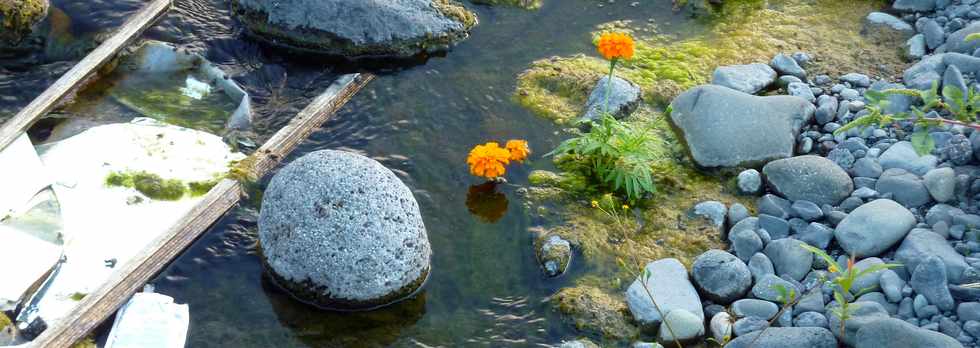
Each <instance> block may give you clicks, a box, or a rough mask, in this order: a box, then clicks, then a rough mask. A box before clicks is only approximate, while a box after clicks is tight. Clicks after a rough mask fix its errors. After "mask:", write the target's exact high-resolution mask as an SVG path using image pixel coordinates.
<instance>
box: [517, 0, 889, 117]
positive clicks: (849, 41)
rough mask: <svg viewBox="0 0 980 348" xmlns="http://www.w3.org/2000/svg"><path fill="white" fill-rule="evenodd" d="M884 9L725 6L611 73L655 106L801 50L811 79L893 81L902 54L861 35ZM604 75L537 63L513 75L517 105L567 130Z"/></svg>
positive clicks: (645, 46)
mask: <svg viewBox="0 0 980 348" xmlns="http://www.w3.org/2000/svg"><path fill="white" fill-rule="evenodd" d="M881 4H882V2H880V1H845V0H822V1H813V2H799V3H796V2H790V1H769V2H760V1H731V2H726V3H725V5H724V6H723V7H722V8H721V10H719V14H718V15H717V16H715V17H712V20H711V21H710V23H708V25H707V29H704V30H702V32H701V33H699V34H695V35H693V36H691V37H688V38H683V39H680V40H677V39H676V38H674V37H670V36H666V35H659V34H653V35H636V36H637V38H636V53H635V56H634V59H633V60H630V61H624V62H622V63H621V64H619V65H618V67H617V70H616V73H617V76H620V77H623V78H625V79H627V80H630V81H632V82H634V83H636V84H638V85H639V86H640V87H641V89H642V90H643V92H644V98H645V100H646V101H647V102H649V103H652V104H655V105H665V104H667V103H669V101H670V100H671V99H673V97H675V96H676V95H678V94H679V93H680V92H682V91H684V90H686V89H688V88H691V87H694V86H696V85H699V84H705V83H708V82H710V78H711V73H712V71H713V70H714V68H716V67H718V66H721V65H730V64H747V63H753V62H768V61H769V60H770V59H771V58H772V56H773V55H775V54H776V53H779V52H788V53H792V52H796V51H803V52H807V53H809V54H811V55H812V56H814V57H815V59H814V61H813V63H812V64H811V66H808V67H807V70H808V72H809V73H810V74H811V75H812V74H820V73H825V74H829V75H832V76H835V75H840V74H843V73H846V72H853V71H864V72H874V73H876V74H877V75H885V76H890V75H896V74H897V73H898V72H899V71H901V69H902V68H903V67H904V64H905V63H904V62H903V60H902V58H901V56H900V54H899V53H898V52H897V51H896V50H894V49H891V48H887V47H882V46H878V45H877V44H875V43H873V42H870V41H869V40H866V39H865V38H864V37H862V36H861V35H860V33H859V32H860V29H861V25H862V19H863V18H864V16H865V15H866V14H867V13H868V12H871V11H874V10H876V9H878V8H879V7H880V6H881ZM609 27H610V26H605V28H601V29H600V30H608V29H609ZM617 30H625V31H630V29H629V28H626V29H617ZM654 30H655V29H654ZM691 31H693V32H698V30H695V29H692V30H691ZM597 34H598V33H597ZM880 67H887V69H885V70H882V69H880ZM607 72H608V62H606V61H603V60H601V59H599V58H597V57H594V56H586V55H583V54H580V55H573V56H568V57H551V58H545V59H541V60H538V61H535V62H533V63H532V64H531V66H530V67H529V68H528V69H527V70H526V71H524V72H523V73H521V74H520V76H519V77H518V81H517V89H516V92H515V99H516V100H517V102H518V103H520V104H521V105H523V106H524V107H526V108H528V109H530V110H531V111H533V112H534V113H536V114H538V115H541V116H543V117H546V118H548V119H552V120H555V121H556V122H557V123H559V124H566V123H568V122H569V121H570V120H574V119H575V117H576V116H577V115H579V114H581V112H582V110H583V108H584V104H585V101H586V99H587V97H588V93H589V92H590V91H591V90H592V88H593V87H594V85H595V83H596V81H598V79H599V78H600V77H602V76H603V75H604V74H606V73H607Z"/></svg>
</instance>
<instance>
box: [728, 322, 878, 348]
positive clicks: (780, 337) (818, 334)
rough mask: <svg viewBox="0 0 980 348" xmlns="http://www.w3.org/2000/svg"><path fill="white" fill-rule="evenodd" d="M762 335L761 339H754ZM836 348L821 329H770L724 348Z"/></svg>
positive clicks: (745, 337)
mask: <svg viewBox="0 0 980 348" xmlns="http://www.w3.org/2000/svg"><path fill="white" fill-rule="evenodd" d="M759 335H762V336H761V337H758V338H757V337H756V336H759ZM749 347H754V348H786V347H807V348H837V340H836V339H835V338H834V334H833V333H831V332H830V330H827V329H825V328H822V327H771V328H769V329H767V330H766V331H761V332H760V331H756V332H752V333H749V334H747V335H745V336H739V337H737V338H735V339H734V340H732V341H731V342H728V344H727V345H725V348H749ZM883 347H884V346H883Z"/></svg>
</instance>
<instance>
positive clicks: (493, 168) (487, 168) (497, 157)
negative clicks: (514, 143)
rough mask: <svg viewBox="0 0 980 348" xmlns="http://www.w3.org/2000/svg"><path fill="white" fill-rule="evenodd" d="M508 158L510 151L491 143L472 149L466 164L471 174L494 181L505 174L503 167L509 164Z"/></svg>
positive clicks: (505, 169)
mask: <svg viewBox="0 0 980 348" xmlns="http://www.w3.org/2000/svg"><path fill="white" fill-rule="evenodd" d="M510 156H511V155H510V151H508V150H507V149H505V148H502V147H500V144H497V142H494V141H491V142H488V143H486V144H483V145H477V146H476V147H474V148H473V150H471V151H470V155H469V157H467V158H466V163H467V164H469V165H470V173H471V174H473V175H476V176H482V177H484V178H487V179H494V178H498V177H501V176H503V175H504V173H506V172H507V168H506V167H504V166H505V165H507V164H509V163H510Z"/></svg>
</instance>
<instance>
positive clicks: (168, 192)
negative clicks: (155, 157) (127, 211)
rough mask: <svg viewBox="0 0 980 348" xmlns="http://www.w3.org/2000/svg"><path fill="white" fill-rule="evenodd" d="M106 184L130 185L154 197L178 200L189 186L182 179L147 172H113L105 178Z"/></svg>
mask: <svg viewBox="0 0 980 348" xmlns="http://www.w3.org/2000/svg"><path fill="white" fill-rule="evenodd" d="M105 183H106V186H120V187H128V188H132V189H135V190H137V191H139V192H140V193H142V194H144V195H146V196H147V197H150V198H152V199H158V200H164V201H176V200H179V199H181V198H182V197H184V193H185V192H186V191H187V187H186V186H184V183H183V182H181V181H180V180H175V179H164V178H162V177H160V176H159V175H156V174H153V173H149V172H145V171H136V172H113V173H109V176H107V177H106V179H105Z"/></svg>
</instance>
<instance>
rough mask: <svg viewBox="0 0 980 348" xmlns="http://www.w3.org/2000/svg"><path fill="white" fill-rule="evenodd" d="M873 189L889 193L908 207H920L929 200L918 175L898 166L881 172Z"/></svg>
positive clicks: (926, 190) (924, 186)
mask: <svg viewBox="0 0 980 348" xmlns="http://www.w3.org/2000/svg"><path fill="white" fill-rule="evenodd" d="M875 191H878V192H879V193H881V194H891V195H892V198H893V199H894V200H895V201H896V202H898V203H901V204H902V205H904V206H906V207H909V208H915V207H921V206H922V205H925V204H926V203H929V201H930V200H931V196H930V195H929V190H928V189H927V188H926V185H925V183H923V182H922V179H921V178H919V176H918V175H915V174H912V173H909V172H907V171H905V170H904V169H898V168H892V169H888V170H886V171H885V172H884V173H882V174H881V177H880V178H878V182H877V183H875Z"/></svg>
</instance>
